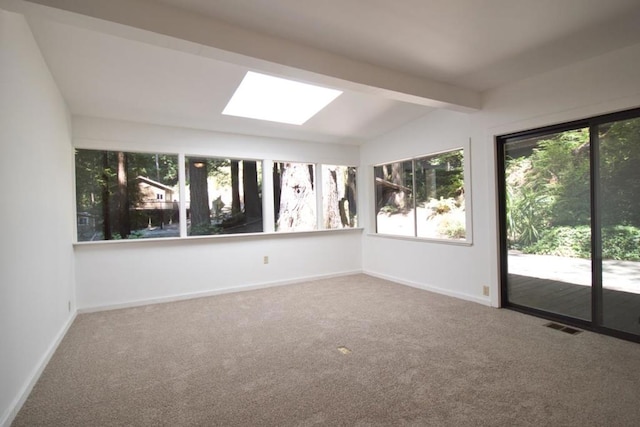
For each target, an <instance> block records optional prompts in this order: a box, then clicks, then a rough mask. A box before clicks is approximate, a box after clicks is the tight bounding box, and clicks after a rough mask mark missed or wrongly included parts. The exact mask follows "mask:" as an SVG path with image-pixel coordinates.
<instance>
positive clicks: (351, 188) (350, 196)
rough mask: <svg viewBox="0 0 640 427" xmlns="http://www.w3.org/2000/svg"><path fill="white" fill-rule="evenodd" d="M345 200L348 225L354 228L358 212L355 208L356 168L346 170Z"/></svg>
mask: <svg viewBox="0 0 640 427" xmlns="http://www.w3.org/2000/svg"><path fill="white" fill-rule="evenodd" d="M344 193H345V198H346V199H347V202H348V203H349V224H350V226H351V227H355V224H354V218H355V217H356V214H357V212H358V210H357V207H356V197H357V195H356V168H354V167H350V168H347V183H346V188H345V191H344Z"/></svg>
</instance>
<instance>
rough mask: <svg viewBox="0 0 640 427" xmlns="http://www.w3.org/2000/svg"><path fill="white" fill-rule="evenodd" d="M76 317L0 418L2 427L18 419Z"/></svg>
mask: <svg viewBox="0 0 640 427" xmlns="http://www.w3.org/2000/svg"><path fill="white" fill-rule="evenodd" d="M76 315H77V312H76V311H74V312H73V313H72V314H71V316H69V318H68V319H67V321H66V322H65V324H64V325H63V326H62V328H61V329H60V331H59V332H58V334H57V335H56V337H55V339H54V340H53V342H52V343H51V345H50V346H49V348H48V349H47V351H46V352H45V353H44V354H43V355H42V357H41V358H40V360H39V361H38V363H37V364H36V366H35V368H34V369H33V371H32V372H31V375H29V378H28V380H27V382H26V383H25V384H24V386H23V387H22V390H21V391H20V393H18V396H17V397H16V398H15V399H14V401H13V402H12V403H11V405H10V406H9V409H8V410H7V411H6V412H5V414H3V416H2V418H0V427H9V426H10V425H11V423H12V422H13V420H14V419H15V418H16V415H18V412H19V411H20V408H22V405H24V402H26V400H27V398H28V397H29V394H30V393H31V390H33V386H35V385H36V382H38V379H39V378H40V375H42V372H43V371H44V368H46V366H47V364H48V363H49V360H51V356H53V354H54V353H55V352H56V349H57V348H58V346H59V345H60V342H61V341H62V339H63V338H64V336H65V335H66V334H67V331H68V330H69V328H70V327H71V324H72V323H73V321H74V320H75V318H76Z"/></svg>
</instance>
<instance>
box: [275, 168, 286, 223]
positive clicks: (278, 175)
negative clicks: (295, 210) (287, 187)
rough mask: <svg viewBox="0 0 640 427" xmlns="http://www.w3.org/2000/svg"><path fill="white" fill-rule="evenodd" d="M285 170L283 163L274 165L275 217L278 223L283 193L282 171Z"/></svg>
mask: <svg viewBox="0 0 640 427" xmlns="http://www.w3.org/2000/svg"><path fill="white" fill-rule="evenodd" d="M283 169H284V164H282V163H274V164H273V212H274V215H275V218H274V219H275V220H276V223H277V221H278V218H279V217H280V198H281V197H280V192H281V191H282V182H281V177H282V170H283Z"/></svg>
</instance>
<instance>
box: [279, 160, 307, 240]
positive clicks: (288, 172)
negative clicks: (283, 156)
mask: <svg viewBox="0 0 640 427" xmlns="http://www.w3.org/2000/svg"><path fill="white" fill-rule="evenodd" d="M314 179H315V165H313V164H309V163H275V164H274V165H273V195H274V212H275V219H276V231H309V230H315V229H316V228H317V219H316V189H315V184H314Z"/></svg>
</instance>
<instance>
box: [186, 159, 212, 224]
mask: <svg viewBox="0 0 640 427" xmlns="http://www.w3.org/2000/svg"><path fill="white" fill-rule="evenodd" d="M208 175H209V173H208V170H207V160H206V159H189V195H190V197H191V234H192V235H198V234H209V232H210V227H211V219H210V216H209V189H208V187H207V177H208Z"/></svg>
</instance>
